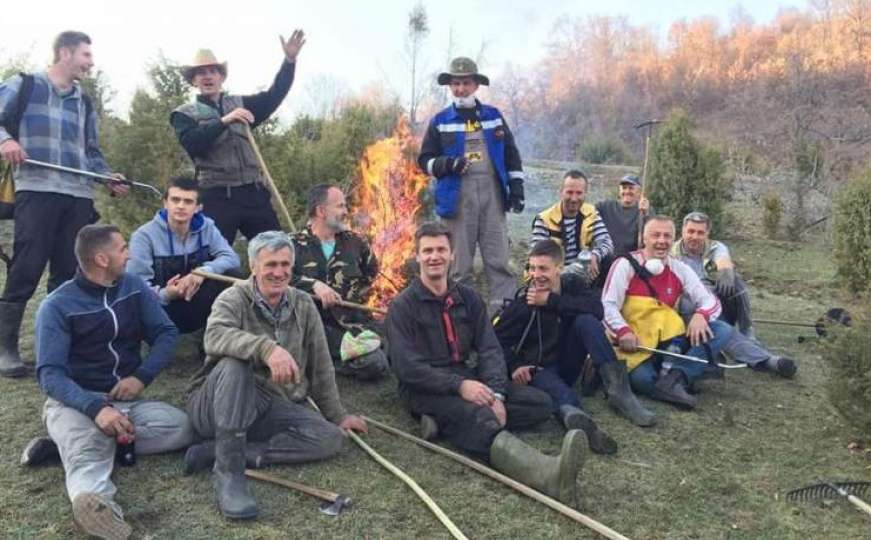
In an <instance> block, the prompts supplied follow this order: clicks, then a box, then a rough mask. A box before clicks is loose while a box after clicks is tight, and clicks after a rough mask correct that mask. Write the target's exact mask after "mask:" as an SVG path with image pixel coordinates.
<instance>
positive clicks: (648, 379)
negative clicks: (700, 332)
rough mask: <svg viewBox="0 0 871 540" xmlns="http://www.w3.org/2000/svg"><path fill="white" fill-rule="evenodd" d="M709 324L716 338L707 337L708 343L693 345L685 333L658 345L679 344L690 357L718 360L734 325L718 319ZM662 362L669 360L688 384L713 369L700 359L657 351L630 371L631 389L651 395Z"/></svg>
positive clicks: (664, 347)
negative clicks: (696, 360) (662, 353)
mask: <svg viewBox="0 0 871 540" xmlns="http://www.w3.org/2000/svg"><path fill="white" fill-rule="evenodd" d="M709 324H710V327H711V331H712V332H713V333H714V337H713V338H711V339H710V340H708V342H707V343H704V344H702V345H697V346H695V347H690V342H689V339H688V338H687V337H686V336H678V337H676V338H674V339H671V340H670V341H666V342H663V343H660V345H659V347H657V348H658V349H668V348H675V347H676V348H679V349H680V351H682V353H683V354H685V355H687V356H695V357H696V358H701V359H703V360H710V359H716V358H717V357H718V356H719V355H720V351H721V350H722V349H723V347H724V346H725V345H726V343H727V342H728V341H729V338H731V337H732V327H731V326H729V325H728V324H726V323H724V322H723V321H719V320H717V321H712V322H711V323H709ZM683 351H685V352H683ZM663 362H670V363H671V367H672V368H673V369H676V370H678V371H680V372H681V373H683V374H684V376H685V377H686V379H687V384H692V383H693V381H695V380H696V379H698V378H699V377H700V376H701V375H702V374H703V373H705V372H706V371H709V370H710V369H711V368H710V367H709V366H708V365H707V364H702V363H701V362H693V361H692V360H684V359H682V358H674V357H672V356H665V355H661V354H654V355H653V356H651V357H650V358H648V359H647V360H645V361H644V362H643V363H641V364H640V365H638V366H637V367H636V368H635V369H633V370H632V371H631V372H629V382H630V383H631V384H632V389H633V390H635V391H636V392H638V393H639V394H644V395H647V396H649V395H651V394H652V393H653V387H654V386H655V385H656V379H658V378H659V371H660V369H661V368H662V363H663Z"/></svg>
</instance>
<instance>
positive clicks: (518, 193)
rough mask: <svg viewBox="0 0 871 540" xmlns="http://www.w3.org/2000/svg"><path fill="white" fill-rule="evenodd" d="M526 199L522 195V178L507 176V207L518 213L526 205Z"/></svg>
mask: <svg viewBox="0 0 871 540" xmlns="http://www.w3.org/2000/svg"><path fill="white" fill-rule="evenodd" d="M525 201H526V199H525V198H524V197H523V179H522V178H509V179H508V209H509V210H511V211H512V212H514V213H515V214H519V213H520V212H523V208H524V207H525V206H526V204H525Z"/></svg>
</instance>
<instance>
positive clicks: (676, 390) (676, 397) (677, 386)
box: [651, 369, 699, 410]
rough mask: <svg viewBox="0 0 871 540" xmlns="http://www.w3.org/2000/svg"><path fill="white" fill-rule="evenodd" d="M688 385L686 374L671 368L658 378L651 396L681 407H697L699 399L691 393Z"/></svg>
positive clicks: (688, 408)
mask: <svg viewBox="0 0 871 540" xmlns="http://www.w3.org/2000/svg"><path fill="white" fill-rule="evenodd" d="M687 387H688V385H687V381H686V378H685V377H684V374H683V373H681V372H680V371H679V370H676V369H670V370H668V371H667V372H666V373H665V374H664V375H661V376H660V377H659V379H657V381H656V385H655V386H654V388H653V395H652V396H651V397H652V398H654V399H658V400H660V401H666V402H668V403H671V404H673V405H675V406H677V407H678V408H680V409H686V410H690V409H695V408H696V405H698V404H699V400H698V398H697V397H695V396H693V395H691V394H690V393H689V391H688V388H687Z"/></svg>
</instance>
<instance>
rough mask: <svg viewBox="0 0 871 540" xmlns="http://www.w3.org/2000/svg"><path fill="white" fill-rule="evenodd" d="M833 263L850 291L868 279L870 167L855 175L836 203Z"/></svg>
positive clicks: (870, 268)
mask: <svg viewBox="0 0 871 540" xmlns="http://www.w3.org/2000/svg"><path fill="white" fill-rule="evenodd" d="M835 264H836V265H837V271H838V276H839V277H840V278H841V280H842V281H843V282H844V285H846V286H847V288H848V289H850V291H852V292H859V291H863V290H866V289H867V288H868V283H869V280H871V168H869V169H867V170H865V171H864V172H863V173H861V174H859V175H858V176H856V177H854V178H853V179H852V180H851V181H850V182H849V183H848V184H847V185H846V186H845V187H844V188H843V189H842V190H841V192H840V193H839V194H838V197H837V200H836V203H835Z"/></svg>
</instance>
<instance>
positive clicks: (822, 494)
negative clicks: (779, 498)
mask: <svg viewBox="0 0 871 540" xmlns="http://www.w3.org/2000/svg"><path fill="white" fill-rule="evenodd" d="M869 487H871V482H831V483H829V482H824V483H821V484H814V485H812V486H808V487H803V488H800V489H794V490H792V491H790V492H789V493H787V494H786V499H787V500H789V501H811V500H815V499H832V498H835V497H839V496H841V497H846V496H847V495H856V496H857V497H859V496H862V495H864V494H865V492H866V491H868V489H869Z"/></svg>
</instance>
